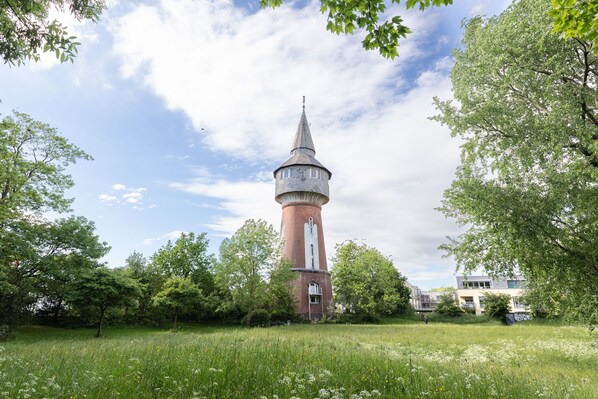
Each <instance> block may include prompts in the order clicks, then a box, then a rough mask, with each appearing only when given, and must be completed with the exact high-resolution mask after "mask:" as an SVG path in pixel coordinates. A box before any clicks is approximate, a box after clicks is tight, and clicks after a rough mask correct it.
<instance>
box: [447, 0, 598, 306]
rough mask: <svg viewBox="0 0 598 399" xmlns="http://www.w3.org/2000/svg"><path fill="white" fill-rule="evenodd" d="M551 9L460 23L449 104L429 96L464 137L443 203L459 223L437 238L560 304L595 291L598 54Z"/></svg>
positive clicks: (536, 6)
mask: <svg viewBox="0 0 598 399" xmlns="http://www.w3.org/2000/svg"><path fill="white" fill-rule="evenodd" d="M549 7H550V5H549V3H548V2H547V1H544V0H528V1H520V2H516V3H514V4H512V5H511V6H510V7H509V8H508V9H507V10H506V11H505V12H504V13H503V14H501V15H500V16H498V17H495V18H490V19H487V20H485V19H482V18H474V19H472V20H470V21H469V22H467V23H466V25H465V36H464V39H463V46H462V47H461V48H460V49H459V50H457V51H456V53H455V66H454V68H453V71H452V73H451V79H452V82H453V91H454V97H455V100H456V101H457V102H458V104H453V103H452V102H451V101H444V102H442V101H438V100H436V103H437V107H438V109H439V110H440V112H441V114H440V115H439V116H437V117H436V119H437V120H439V121H441V122H442V123H444V124H446V125H447V126H448V127H449V128H450V129H451V131H452V134H453V136H455V137H458V138H460V139H461V140H462V141H463V144H462V146H461V148H462V154H461V159H462V164H461V166H460V167H459V169H458V170H457V176H456V180H455V181H454V182H453V184H452V186H451V187H450V188H449V189H448V190H446V192H445V194H444V200H443V204H442V208H441V211H442V212H443V213H444V214H445V215H446V216H450V217H453V218H455V219H456V220H457V221H458V222H459V223H460V224H462V225H466V226H467V227H468V229H467V231H466V232H465V233H464V234H462V235H461V236H459V237H456V238H452V239H451V240H450V242H449V243H447V244H445V245H443V246H442V247H443V248H444V249H445V250H446V251H447V253H448V254H450V255H453V256H454V257H455V259H456V260H457V262H458V265H459V266H460V267H461V268H463V269H464V270H465V271H473V270H475V269H477V268H478V267H483V268H484V269H486V270H487V271H488V272H490V273H491V274H492V273H493V274H495V275H508V274H511V273H517V270H520V271H521V272H522V273H523V274H524V275H525V277H526V279H527V280H528V281H530V282H532V283H538V282H544V283H546V284H540V285H538V284H537V285H536V286H538V287H549V286H552V287H554V289H556V290H560V291H561V292H562V293H566V295H567V300H566V301H564V302H563V305H566V304H574V303H582V302H585V301H586V300H587V298H588V297H589V296H591V295H593V293H595V292H598V201H596V198H598V184H597V183H598V108H597V106H596V104H598V93H597V87H598V79H597V76H598V75H597V74H598V69H597V65H598V59H597V57H596V56H595V55H593V54H592V52H591V51H590V50H591V44H590V43H588V42H585V41H583V40H579V39H575V40H574V39H565V38H562V37H561V36H560V35H558V34H555V33H553V32H552V21H551V19H550V17H549V16H548V11H549ZM569 310H570V311H571V312H567V313H569V314H577V315H578V316H582V317H583V315H579V312H577V309H574V308H569ZM573 311H575V312H573Z"/></svg>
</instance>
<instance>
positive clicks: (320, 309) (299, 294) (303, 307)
mask: <svg viewBox="0 0 598 399" xmlns="http://www.w3.org/2000/svg"><path fill="white" fill-rule="evenodd" d="M291 270H292V271H294V272H295V273H297V278H296V279H295V282H294V288H295V312H296V313H297V314H298V315H299V316H301V317H302V318H304V319H305V320H310V321H319V320H321V319H322V317H323V316H324V315H326V316H331V313H332V306H331V305H332V282H331V279H330V272H328V271H326V270H312V269H298V268H293V269H291ZM313 283H315V284H317V287H318V288H319V289H315V287H314V285H313ZM310 284H311V286H310Z"/></svg>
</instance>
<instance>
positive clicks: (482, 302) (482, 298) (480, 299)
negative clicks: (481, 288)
mask: <svg viewBox="0 0 598 399" xmlns="http://www.w3.org/2000/svg"><path fill="white" fill-rule="evenodd" d="M478 300H479V301H480V309H483V308H484V297H483V296H481V297H479V298H478Z"/></svg>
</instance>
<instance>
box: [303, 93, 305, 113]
mask: <svg viewBox="0 0 598 399" xmlns="http://www.w3.org/2000/svg"><path fill="white" fill-rule="evenodd" d="M303 111H305V96H303Z"/></svg>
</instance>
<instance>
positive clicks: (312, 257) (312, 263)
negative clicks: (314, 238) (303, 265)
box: [311, 244, 315, 269]
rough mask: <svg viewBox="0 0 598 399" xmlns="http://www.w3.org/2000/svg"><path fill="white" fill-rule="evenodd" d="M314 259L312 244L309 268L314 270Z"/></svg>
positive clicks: (312, 246) (312, 245)
mask: <svg viewBox="0 0 598 399" xmlns="http://www.w3.org/2000/svg"><path fill="white" fill-rule="evenodd" d="M314 259H315V257H314V244H311V268H312V269H314V268H315V264H314V262H315V260H314Z"/></svg>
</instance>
